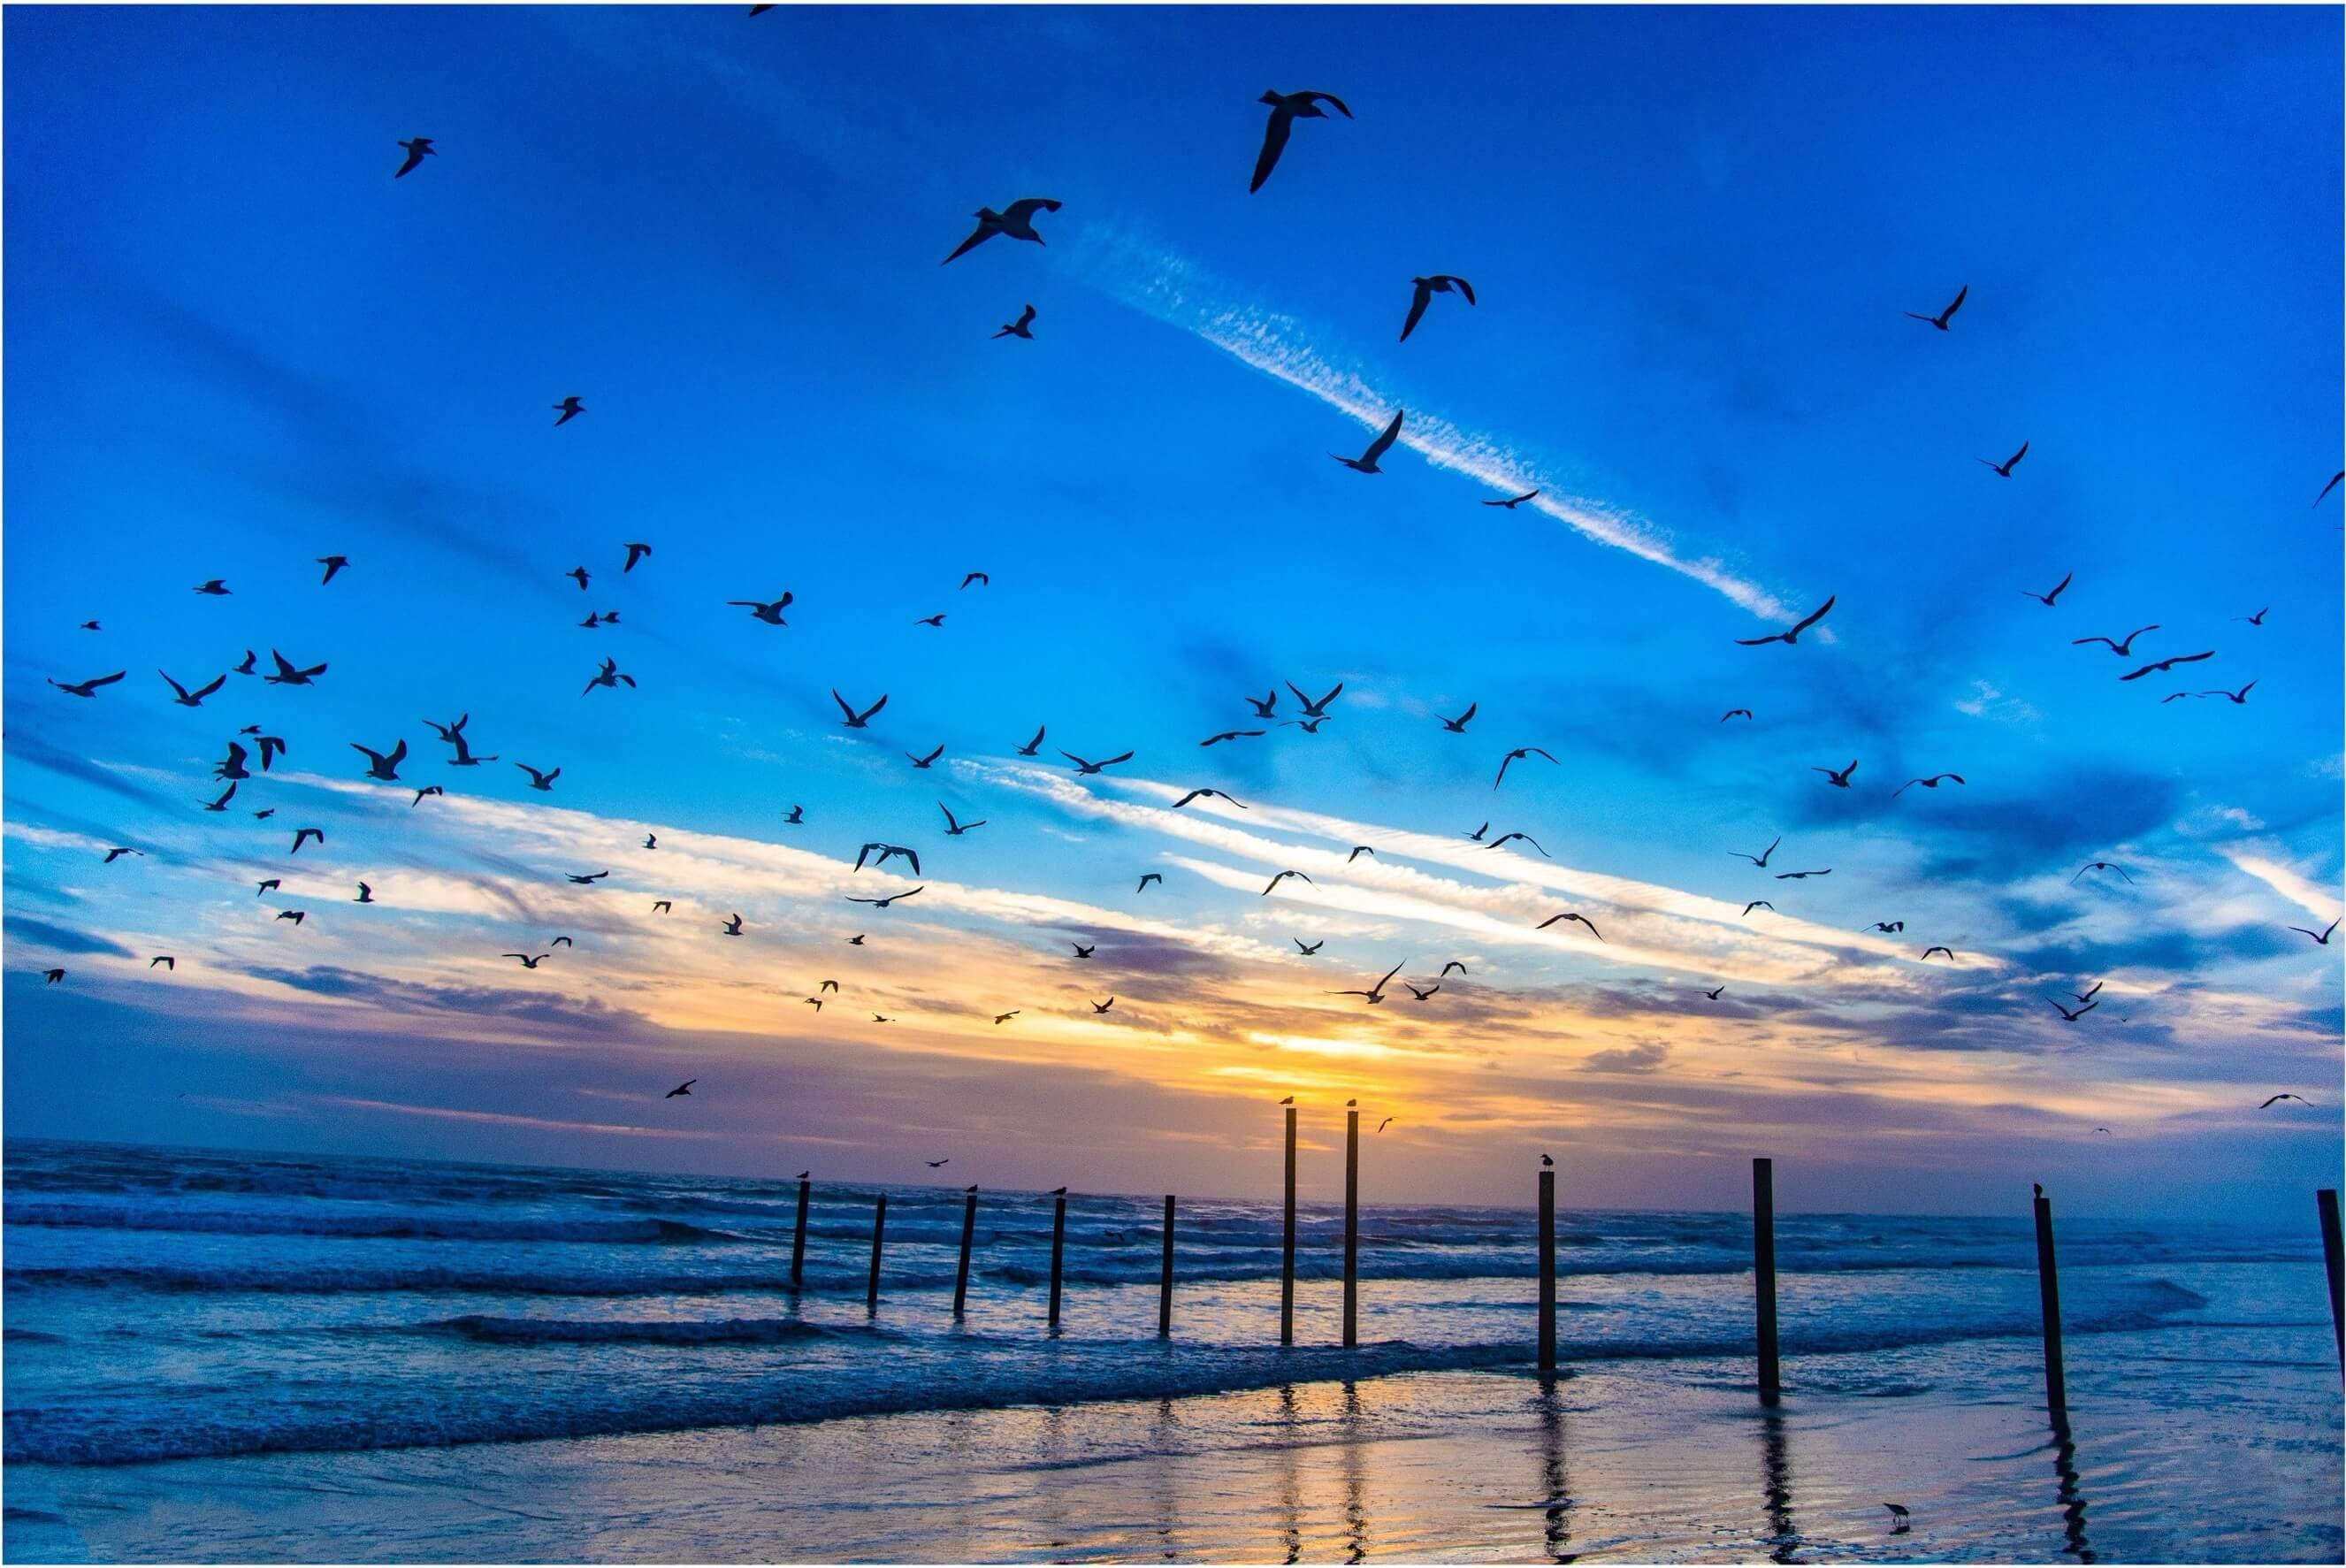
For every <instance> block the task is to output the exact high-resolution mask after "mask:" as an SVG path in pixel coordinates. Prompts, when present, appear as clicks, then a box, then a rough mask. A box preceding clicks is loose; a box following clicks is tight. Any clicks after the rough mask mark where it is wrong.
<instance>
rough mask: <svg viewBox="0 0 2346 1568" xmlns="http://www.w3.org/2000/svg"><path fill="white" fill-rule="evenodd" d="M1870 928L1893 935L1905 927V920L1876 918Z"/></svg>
mask: <svg viewBox="0 0 2346 1568" xmlns="http://www.w3.org/2000/svg"><path fill="white" fill-rule="evenodd" d="M1870 929H1872V930H1874V931H1878V932H1883V933H1885V934H1888V935H1892V936H1894V935H1896V934H1897V933H1898V932H1902V931H1904V930H1905V929H1906V922H1905V921H1902V920H1878V921H1874V922H1873V924H1872V927H1871V928H1870Z"/></svg>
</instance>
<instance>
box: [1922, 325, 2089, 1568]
mask: <svg viewBox="0 0 2346 1568" xmlns="http://www.w3.org/2000/svg"><path fill="white" fill-rule="evenodd" d="M1954 309H1955V307H1954V306H1953V305H1950V306H1948V307H1947V313H1948V314H1949V315H1953V313H1954ZM1908 313H1909V314H1912V313H1913V312H1911V311H1910V312H1908ZM1939 330H1940V331H1946V330H1947V324H1946V323H1945V322H1944V321H1942V322H1940V323H1939ZM2095 1130H2096V1132H2107V1131H2108V1130H2109V1129H2108V1128H2106V1127H2097V1128H2096V1129H2095ZM1882 1507H1884V1508H1886V1509H1888V1510H1889V1511H1890V1517H1891V1518H1892V1519H1894V1520H1896V1521H1897V1524H1896V1526H1895V1527H1894V1528H1892V1530H1891V1532H1890V1533H1891V1534H1892V1535H1897V1534H1901V1533H1902V1532H1905V1531H1908V1530H1911V1529H1913V1526H1912V1525H1911V1524H1909V1523H1907V1522H1906V1520H1907V1513H1906V1505H1905V1504H1904V1503H1902V1502H1885V1503H1883V1504H1882Z"/></svg>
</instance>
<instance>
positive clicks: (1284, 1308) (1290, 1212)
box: [1279, 1105, 1295, 1345]
mask: <svg viewBox="0 0 2346 1568" xmlns="http://www.w3.org/2000/svg"><path fill="white" fill-rule="evenodd" d="M1280 1234H1281V1237H1282V1240H1281V1242H1280V1256H1279V1342H1280V1344H1282V1345H1292V1344H1293V1343H1295V1107H1294V1106H1292V1105H1290V1106H1288V1107H1287V1224H1286V1227H1285V1229H1284V1230H1283V1231H1282V1232H1281V1233H1280Z"/></svg>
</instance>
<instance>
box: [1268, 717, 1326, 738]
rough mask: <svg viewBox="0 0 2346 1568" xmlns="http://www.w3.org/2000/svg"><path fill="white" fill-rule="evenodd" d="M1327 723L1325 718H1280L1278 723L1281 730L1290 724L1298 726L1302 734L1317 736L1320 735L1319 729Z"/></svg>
mask: <svg viewBox="0 0 2346 1568" xmlns="http://www.w3.org/2000/svg"><path fill="white" fill-rule="evenodd" d="M1327 722H1328V720H1327V718H1325V717H1322V718H1282V719H1280V721H1279V727H1280V728H1281V729H1284V728H1287V727H1288V726H1289V725H1290V724H1294V725H1301V727H1302V729H1303V733H1304V734H1306V735H1317V734H1319V733H1320V727H1321V725H1323V724H1325V723H1327Z"/></svg>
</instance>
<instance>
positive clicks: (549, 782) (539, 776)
mask: <svg viewBox="0 0 2346 1568" xmlns="http://www.w3.org/2000/svg"><path fill="white" fill-rule="evenodd" d="M514 766H515V767H516V768H518V769H521V770H522V771H523V772H525V773H526V774H528V775H529V787H530V788H531V789H543V790H545V791H546V793H547V794H552V793H553V792H554V781H555V780H556V779H559V778H561V777H562V769H559V768H557V769H555V770H554V771H553V772H551V773H540V772H539V771H538V770H537V769H535V768H532V767H531V766H530V765H529V764H528V763H526V762H516V763H515V764H514Z"/></svg>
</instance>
